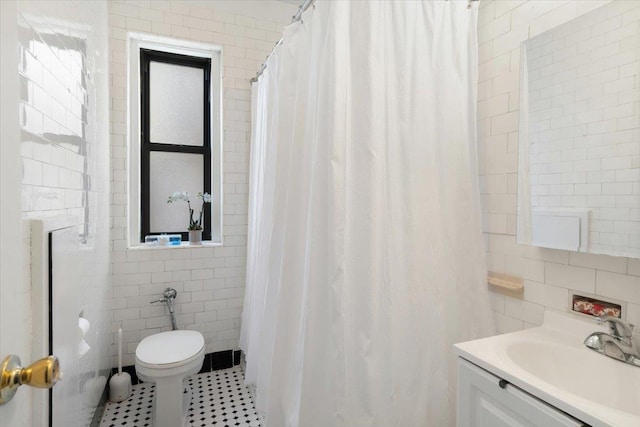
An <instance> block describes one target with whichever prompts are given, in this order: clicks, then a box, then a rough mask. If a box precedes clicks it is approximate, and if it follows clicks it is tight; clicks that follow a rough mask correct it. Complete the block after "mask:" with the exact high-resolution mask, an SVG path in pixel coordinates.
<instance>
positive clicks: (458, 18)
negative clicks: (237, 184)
mask: <svg viewBox="0 0 640 427" xmlns="http://www.w3.org/2000/svg"><path fill="white" fill-rule="evenodd" d="M476 20H477V4H475V3H474V4H473V5H472V7H471V9H469V10H468V9H467V2H463V1H450V2H444V1H331V2H321V1H318V2H316V3H315V6H314V7H312V8H310V9H309V10H307V12H305V13H304V14H303V16H302V21H301V22H297V23H294V24H291V25H290V26H288V27H287V28H286V29H285V32H284V35H283V43H282V44H281V45H280V46H279V47H278V48H276V51H275V52H274V54H273V55H271V56H270V58H269V59H268V61H267V68H266V71H265V72H264V74H263V75H262V76H261V77H260V79H259V80H258V82H257V83H255V84H254V85H253V88H252V90H253V93H252V102H253V104H252V106H253V113H252V120H253V123H252V126H253V128H252V146H251V173H250V201H249V205H250V206H249V239H248V253H247V289H246V297H245V306H244V310H243V317H242V332H241V348H242V349H243V350H244V352H245V354H246V358H247V365H246V372H245V375H246V381H247V383H248V384H249V385H250V386H252V387H253V389H254V397H255V404H256V408H257V410H258V412H259V413H260V414H262V415H263V416H264V418H265V420H264V421H265V425H266V426H267V427H284V426H294V427H296V426H297V427H360V426H362V427H365V426H366V427H371V426H377V427H427V426H429V427H431V426H452V425H454V424H455V385H456V375H455V369H456V365H455V356H454V354H453V349H452V345H453V344H454V343H456V342H460V341H465V340H469V339H473V338H477V337H481V336H486V335H489V334H490V333H492V328H493V326H492V319H491V314H490V309H489V301H488V292H487V289H486V287H487V285H486V268H485V260H484V243H483V238H482V232H481V214H480V207H479V192H478V183H477V169H476V121H475V117H476V85H477V40H476Z"/></svg>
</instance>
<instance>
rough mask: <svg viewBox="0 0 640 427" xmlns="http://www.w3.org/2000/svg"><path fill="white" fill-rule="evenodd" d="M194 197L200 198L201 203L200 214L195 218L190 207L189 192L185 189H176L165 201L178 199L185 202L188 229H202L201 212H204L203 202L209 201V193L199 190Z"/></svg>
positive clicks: (170, 201)
mask: <svg viewBox="0 0 640 427" xmlns="http://www.w3.org/2000/svg"><path fill="white" fill-rule="evenodd" d="M196 197H197V198H198V199H199V200H202V205H201V206H200V214H199V215H198V218H197V219H193V209H192V208H191V201H190V200H189V193H187V192H186V191H182V192H180V191H176V192H175V193H173V194H172V195H170V196H169V200H167V203H173V202H179V201H183V202H187V205H188V206H189V228H188V230H189V231H194V230H202V214H203V212H204V204H205V203H211V194H209V193H204V194H202V193H201V192H199V193H198V194H197V195H196Z"/></svg>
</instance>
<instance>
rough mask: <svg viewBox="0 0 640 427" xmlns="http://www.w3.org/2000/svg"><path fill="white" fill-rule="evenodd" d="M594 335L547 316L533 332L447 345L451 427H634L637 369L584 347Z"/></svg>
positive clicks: (639, 402) (638, 405) (582, 325)
mask: <svg viewBox="0 0 640 427" xmlns="http://www.w3.org/2000/svg"><path fill="white" fill-rule="evenodd" d="M594 331H605V328H604V327H602V326H599V325H597V323H595V321H593V320H591V319H587V320H584V319H582V318H579V317H576V316H573V315H569V314H564V313H556V312H552V311H547V312H546V313H545V320H544V324H543V326H541V327H538V328H533V329H528V330H524V331H519V332H514V333H510V334H504V335H498V336H494V337H489V338H484V339H480V340H475V341H469V342H465V343H460V344H457V345H455V351H456V354H457V355H458V414H457V417H458V427H468V426H474V427H501V426H504V427H507V426H508V427H513V426H541V427H542V426H544V427H553V426H592V427H604V426H616V427H626V426H628V427H632V426H633V427H637V426H640V367H636V366H631V365H628V364H625V363H622V362H619V361H616V360H613V359H611V358H609V357H606V356H604V355H602V354H598V353H596V352H594V351H592V350H590V349H588V348H586V347H585V346H584V344H583V341H584V339H585V338H586V337H587V336H588V335H589V334H590V333H592V332H594Z"/></svg>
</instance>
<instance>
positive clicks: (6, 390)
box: [0, 354, 60, 405]
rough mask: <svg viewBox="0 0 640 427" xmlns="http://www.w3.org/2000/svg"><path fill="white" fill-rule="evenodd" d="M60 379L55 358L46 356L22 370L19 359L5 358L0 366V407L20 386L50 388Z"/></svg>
mask: <svg viewBox="0 0 640 427" xmlns="http://www.w3.org/2000/svg"><path fill="white" fill-rule="evenodd" d="M59 379H60V363H59V362H58V358H57V357H55V356H47V357H45V358H43V359H40V360H38V361H36V362H34V363H32V364H31V365H29V366H27V367H26V368H23V367H22V366H20V358H19V357H18V356H16V355H14V354H12V355H10V356H7V358H5V359H4V360H3V361H2V364H1V365H0V405H4V404H5V403H7V402H8V401H10V400H11V399H12V398H13V395H14V394H16V390H17V389H18V387H20V386H21V385H23V384H24V385H29V386H31V387H37V388H51V387H53V385H54V384H55V383H56V382H57V381H58V380H59Z"/></svg>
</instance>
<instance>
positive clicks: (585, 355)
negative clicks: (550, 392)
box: [505, 341, 640, 416]
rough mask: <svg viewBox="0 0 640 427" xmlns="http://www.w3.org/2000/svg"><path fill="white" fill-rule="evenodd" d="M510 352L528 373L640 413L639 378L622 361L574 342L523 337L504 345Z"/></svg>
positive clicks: (586, 395) (637, 413) (625, 410)
mask: <svg viewBox="0 0 640 427" xmlns="http://www.w3.org/2000/svg"><path fill="white" fill-rule="evenodd" d="M505 351H506V354H507V356H508V357H509V358H510V359H511V360H512V361H513V362H514V363H515V364H516V365H517V366H519V367H520V368H522V369H523V370H525V371H527V372H528V373H529V374H531V375H533V376H535V377H537V378H539V379H541V380H542V381H545V382H547V383H549V384H551V385H552V386H554V387H557V388H559V389H561V390H564V391H566V392H569V393H572V394H575V395H576V396H580V397H582V398H583V399H587V400H592V401H594V403H597V404H599V405H603V406H608V407H611V408H612V409H613V408H615V409H618V410H620V411H623V412H628V413H631V414H634V415H638V416H640V405H639V403H640V381H637V380H636V381H634V375H633V374H636V375H637V372H636V371H635V370H638V371H640V368H636V367H633V366H625V365H624V364H623V363H622V362H616V361H615V360H611V359H607V358H605V356H603V355H601V354H597V353H594V352H592V351H590V350H589V349H587V348H586V347H583V348H575V347H573V346H568V345H562V344H555V343H549V342H544V341H520V342H514V343H512V344H509V345H507V346H506V348H505Z"/></svg>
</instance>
